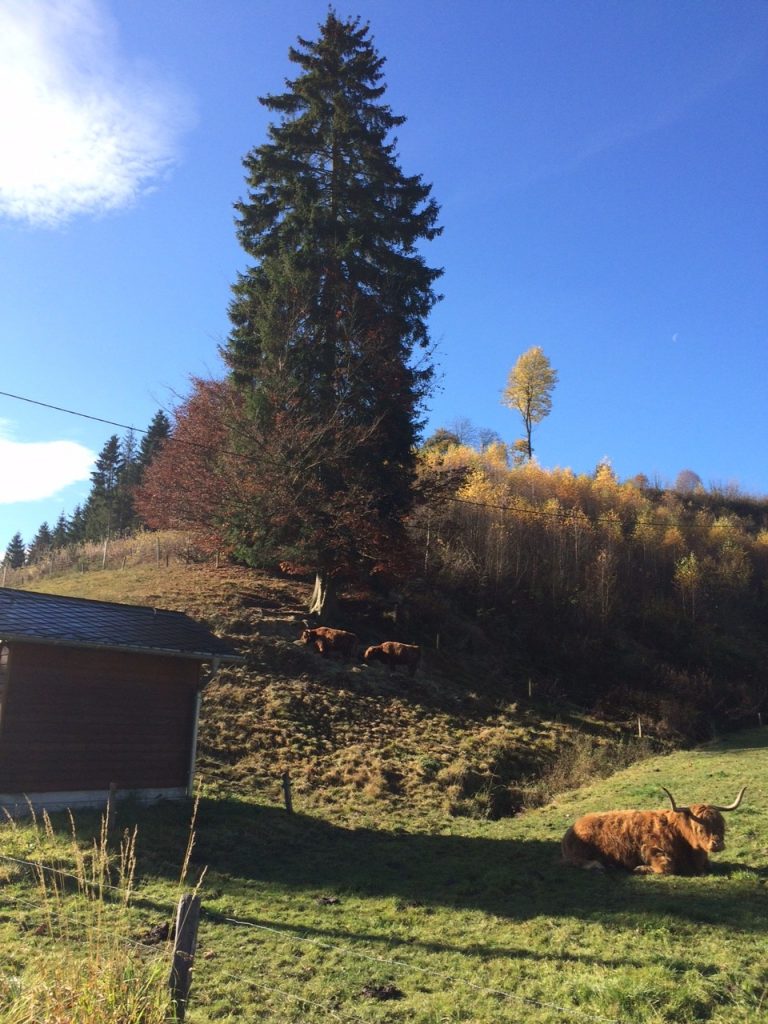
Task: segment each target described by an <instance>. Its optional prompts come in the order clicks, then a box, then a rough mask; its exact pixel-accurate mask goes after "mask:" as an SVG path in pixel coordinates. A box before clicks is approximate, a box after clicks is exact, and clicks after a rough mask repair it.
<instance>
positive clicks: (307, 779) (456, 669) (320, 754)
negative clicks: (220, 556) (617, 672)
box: [27, 563, 660, 818]
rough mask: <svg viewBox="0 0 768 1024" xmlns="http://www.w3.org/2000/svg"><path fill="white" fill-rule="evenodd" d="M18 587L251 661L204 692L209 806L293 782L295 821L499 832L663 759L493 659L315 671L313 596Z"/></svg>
mask: <svg viewBox="0 0 768 1024" xmlns="http://www.w3.org/2000/svg"><path fill="white" fill-rule="evenodd" d="M27 585H29V586H31V587H34V588H38V589H42V590H47V591H49V592H53V593H60V594H66V595H70V596H77V597H89V598H95V599H99V600H111V601H120V602H127V603H135V604H148V605H153V606H157V607H163V608H170V609H174V610H183V611H185V612H187V613H189V614H190V615H192V616H193V617H196V618H199V619H201V620H204V621H206V622H207V623H208V624H209V625H210V626H211V627H212V628H213V629H214V630H216V631H217V632H220V633H222V634H224V635H226V636H227V637H229V638H230V639H231V640H232V641H233V642H234V643H235V644H236V645H237V646H238V648H239V649H240V650H241V652H242V653H243V654H244V655H245V657H246V663H245V665H244V666H243V667H235V668H228V669H225V670H223V671H221V672H220V673H219V675H218V676H217V677H216V679H215V680H213V681H212V682H211V683H210V685H209V686H208V687H207V688H206V690H205V693H204V699H203V708H202V719H201V728H200V737H199V777H200V780H201V782H202V783H203V785H204V786H205V787H206V789H207V791H209V792H215V793H217V794H219V795H234V796H236V797H238V798H239V797H243V796H247V795H257V794H264V793H266V794H269V793H270V792H275V791H276V789H277V787H278V780H279V779H280V777H281V775H282V773H283V772H284V771H286V770H288V771H290V773H291V776H292V780H293V785H294V789H295V792H296V795H297V798H298V800H299V802H300V803H301V804H302V806H308V807H318V806H325V805H328V806H330V807H332V808H334V809H335V810H336V812H339V811H340V809H341V808H348V809H350V810H355V812H356V813H365V812H366V809H367V808H369V807H371V806H375V807H376V811H375V812H374V813H375V814H378V813H379V812H378V808H379V807H380V806H381V804H382V802H384V803H386V804H387V806H388V808H389V809H390V811H391V812H392V813H403V814H405V815H406V816H411V815H413V814H414V813H418V814H421V815H427V816H434V815H437V816H438V817H440V816H442V815H444V814H445V813H449V814H453V815H470V816H477V817H491V818H493V817H499V816H503V815H508V814H510V813H514V812H516V811H517V810H519V809H520V808H521V807H523V806H530V805H534V804H537V803H540V802H541V801H542V800H543V799H546V798H547V797H548V796H549V795H550V794H551V793H552V792H554V791H556V790H558V789H561V788H563V786H565V785H569V784H575V783H577V782H578V781H580V780H581V779H582V778H592V777H593V776H594V775H595V774H606V773H608V772H610V771H611V770H613V769H614V768H615V767H621V766H622V765H624V764H627V763H630V762H631V761H633V760H635V759H637V758H639V757H643V756H647V755H648V754H649V753H650V752H652V750H653V749H657V748H658V747H659V745H660V744H658V743H657V744H654V742H653V740H652V739H651V740H647V739H646V740H644V741H642V742H640V741H638V740H637V739H636V738H635V737H634V735H633V730H634V729H635V721H634V719H633V720H632V722H631V728H622V727H621V726H619V725H617V724H616V723H610V722H607V721H598V720H596V719H594V718H591V717H589V716H587V715H586V714H584V713H581V712H579V711H577V710H576V709H574V708H573V707H572V706H570V705H567V704H564V703H562V702H554V701H553V700H551V699H549V698H548V697H547V696H546V695H544V696H543V697H542V698H541V699H540V698H539V695H538V693H537V692H536V689H535V688H533V689H532V693H531V696H530V698H529V697H527V696H526V697H525V698H523V699H521V698H519V697H516V698H515V699H513V697H512V696H511V695H512V694H513V693H514V694H517V693H519V691H520V688H521V687H520V680H519V679H518V678H516V677H515V676H514V670H513V669H509V670H508V671H505V670H504V668H503V666H502V667H500V666H499V664H498V663H497V661H496V659H497V652H495V651H494V650H493V648H491V647H488V646H487V645H486V646H485V647H481V649H480V652H479V653H476V654H466V653H465V654H463V655H459V656H457V655H456V654H455V653H454V652H452V653H451V654H450V655H445V654H443V653H442V652H441V651H440V650H439V649H434V647H433V648H432V649H430V648H428V647H427V648H425V650H424V658H423V662H422V666H421V668H420V670H419V672H418V673H417V675H416V677H415V678H414V679H411V678H410V677H408V676H407V675H406V674H401V673H399V672H398V673H394V674H393V673H390V672H389V671H388V670H387V669H385V668H384V667H383V666H380V665H365V664H363V663H362V661H360V660H357V661H353V662H341V661H338V660H336V659H331V658H329V659H322V658H320V657H319V656H318V655H317V654H316V653H315V652H314V651H312V650H311V649H308V648H306V647H304V646H303V645H302V644H300V643H299V642H298V637H299V636H300V634H301V631H302V628H303V627H302V620H303V617H304V615H305V612H304V610H303V609H304V606H305V601H306V597H307V594H308V590H309V585H308V584H306V583H303V582H301V581H297V580H295V579H291V578H282V577H275V576H272V575H269V574H266V573H258V572H254V571H252V570H246V569H242V568H238V567H236V566H224V567H221V568H218V569H214V568H211V567H208V566H203V565H194V564H191V565H186V564H183V563H172V564H170V565H169V566H165V565H159V566H158V565H152V564H143V565H135V566H132V567H129V568H123V569H115V570H104V571H95V572H86V573H67V574H63V575H60V576H54V577H45V578H39V579H37V580H33V581H31V582H30V583H28V584H27ZM340 617H341V618H340V622H339V623H338V624H340V625H344V626H346V627H348V628H352V629H354V630H355V631H356V632H357V634H358V636H359V638H360V640H361V642H362V643H363V644H367V643H375V642H378V641H379V640H381V639H384V638H387V637H390V638H391V637H393V636H394V637H397V638H399V639H409V637H408V635H407V634H406V635H405V636H404V635H403V634H402V633H398V632H397V630H398V628H400V629H402V627H397V626H394V625H393V623H392V621H391V619H390V618H389V609H388V608H387V607H386V606H383V605H382V606H377V605H375V604H372V603H370V602H367V601H366V602H364V601H360V600H359V599H358V598H356V595H355V594H354V593H353V594H350V595H349V596H348V599H347V601H346V602H344V604H343V605H342V611H341V613H340Z"/></svg>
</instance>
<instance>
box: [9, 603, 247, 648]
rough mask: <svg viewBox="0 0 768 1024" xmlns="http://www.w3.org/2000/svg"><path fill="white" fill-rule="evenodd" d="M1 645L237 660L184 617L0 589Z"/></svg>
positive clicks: (199, 625)
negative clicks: (59, 646)
mask: <svg viewBox="0 0 768 1024" xmlns="http://www.w3.org/2000/svg"><path fill="white" fill-rule="evenodd" d="M0 640H6V641H7V640H22V641H23V640H26V641H32V642H34V641H39V642H45V643H57V642H58V643H61V644H65V645H67V646H75V647H102V648H112V649H115V650H129V651H143V652H146V653H150V652H157V653H158V654H163V653H164V654H173V655H176V656H181V657H188V658H194V657H199V658H200V660H202V661H209V660H211V659H212V658H220V659H221V660H223V661H240V660H241V659H240V657H239V656H238V655H237V654H236V652H235V651H234V649H233V648H232V647H231V646H230V644H228V643H227V642H226V641H224V640H221V639H220V638H219V637H217V636H214V634H213V633H211V632H210V630H208V629H207V628H206V627H205V626H204V625H203V624H202V623H200V622H196V621H195V620H194V619H190V618H189V616H188V615H185V614H184V613H183V612H170V611H164V610H158V609H156V608H145V607H143V606H141V605H128V604H113V603H112V602H108V601H90V600H86V599H85V598H81V597H60V596H59V595H58V594H40V593H36V592H34V591H29V590H13V589H11V588H9V587H0Z"/></svg>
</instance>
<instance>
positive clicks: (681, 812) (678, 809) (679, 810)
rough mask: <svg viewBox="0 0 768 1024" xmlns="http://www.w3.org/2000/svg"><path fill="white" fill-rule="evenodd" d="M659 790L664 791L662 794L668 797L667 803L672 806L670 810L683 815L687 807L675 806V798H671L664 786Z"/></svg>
mask: <svg viewBox="0 0 768 1024" xmlns="http://www.w3.org/2000/svg"><path fill="white" fill-rule="evenodd" d="M661 788H662V789H663V790H664V792H665V793H666V794H667V796H668V797H669V802H670V803H671V804H672V810H673V811H677V812H678V813H679V814H684V813H685V812H686V811H687V810H688V808H687V807H678V806H677V804H676V803H675V798H674V797H673V796H672V794H671V793H670V792H669V790H668V789H667V787H666V786H662V787H661Z"/></svg>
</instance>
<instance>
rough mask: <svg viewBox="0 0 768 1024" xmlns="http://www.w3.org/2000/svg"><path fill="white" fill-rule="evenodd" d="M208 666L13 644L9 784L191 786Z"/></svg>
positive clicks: (1, 770)
mask: <svg viewBox="0 0 768 1024" xmlns="http://www.w3.org/2000/svg"><path fill="white" fill-rule="evenodd" d="M199 676H200V665H199V663H198V662H196V661H193V660H190V659H188V658H171V657H162V656H158V655H148V654H129V653H122V652H117V651H88V650H85V649H77V648H67V647H55V646H51V645H42V644H41V645H35V644H18V643H16V644H13V649H12V652H11V671H10V673H9V678H8V680H7V688H6V693H5V701H4V708H3V721H2V729H1V731H0V792H6V793H22V792H23V793H32V792H35V793H44V792H53V791H60V790H80V789H86V790H93V789H106V788H107V787H108V786H109V785H110V783H112V782H114V783H116V784H117V786H118V788H119V789H140V788H144V787H169V786H182V787H183V786H186V784H187V779H188V773H189V759H190V754H191V742H192V734H193V723H194V714H195V693H196V690H197V687H198V683H199Z"/></svg>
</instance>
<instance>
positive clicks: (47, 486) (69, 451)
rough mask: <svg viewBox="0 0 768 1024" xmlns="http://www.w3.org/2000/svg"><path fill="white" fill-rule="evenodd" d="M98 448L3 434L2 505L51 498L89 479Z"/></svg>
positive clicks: (0, 455) (0, 460)
mask: <svg viewBox="0 0 768 1024" xmlns="http://www.w3.org/2000/svg"><path fill="white" fill-rule="evenodd" d="M95 458H96V454H95V452H92V451H90V449H88V448H85V447H84V446H83V445H80V444H77V443H76V442H74V441H39V442H32V443H26V444H24V443H21V442H18V441H9V440H6V439H3V438H0V467H2V472H0V505H11V504H13V503H14V502H17V501H38V500H39V499H41V498H50V497H52V496H53V495H54V494H56V493H58V491H60V490H62V488H64V487H67V486H68V485H69V484H74V483H78V482H79V481H81V480H87V479H88V477H89V475H90V472H91V469H92V468H93V463H94V459H95Z"/></svg>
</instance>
